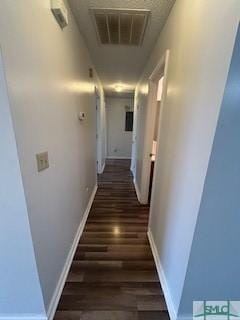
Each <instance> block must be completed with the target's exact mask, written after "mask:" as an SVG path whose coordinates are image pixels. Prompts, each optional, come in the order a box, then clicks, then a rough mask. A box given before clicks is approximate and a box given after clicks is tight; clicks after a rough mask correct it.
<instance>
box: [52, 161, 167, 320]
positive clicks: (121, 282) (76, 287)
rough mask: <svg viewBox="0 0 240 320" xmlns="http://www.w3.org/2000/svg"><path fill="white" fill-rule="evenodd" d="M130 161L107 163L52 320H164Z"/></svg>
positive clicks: (144, 213)
mask: <svg viewBox="0 0 240 320" xmlns="http://www.w3.org/2000/svg"><path fill="white" fill-rule="evenodd" d="M129 166H130V162H129V160H108V161H107V165H106V168H105V171H104V173H103V174H102V175H100V176H99V181H98V191H97V194H96V197H95V199H94V202H93V205H92V208H91V211H90V214H89V217H88V220H87V223H86V226H85V229H84V232H83V235H82V237H81V239H80V243H79V246H78V249H77V252H76V254H75V257H74V261H73V264H72V266H71V269H70V272H69V275H68V278H67V282H66V284H65V287H64V290H63V293H62V296H61V299H60V302H59V306H58V309H57V313H56V315H55V320H63V319H64V320H145V319H146V320H147V319H151V320H154V319H164V320H165V319H166V320H167V319H168V313H167V311H166V305H165V301H164V297H163V294H162V291H161V287H160V284H159V280H158V276H157V272H156V268H155V265H154V260H153V256H152V253H151V249H150V246H149V243H148V239H147V233H146V232H147V225H148V213H149V208H148V206H140V205H139V202H138V200H137V197H136V194H135V190H134V185H133V182H132V174H131V172H130V170H129Z"/></svg>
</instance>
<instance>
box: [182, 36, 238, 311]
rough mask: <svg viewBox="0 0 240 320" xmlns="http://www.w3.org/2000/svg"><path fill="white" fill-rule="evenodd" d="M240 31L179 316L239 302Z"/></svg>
mask: <svg viewBox="0 0 240 320" xmlns="http://www.w3.org/2000/svg"><path fill="white" fill-rule="evenodd" d="M239 44H240V30H239V31H238V36H237V39H236V45H235V49H234V55H233V58H232V63H231V68H230V71H229V76H228V81H227V85H226V88H225V92H224V97H223V103H222V106H221V110H220V115H219V120H218V125H217V129H216V134H215V137H214V144H213V148H212V152H211V158H210V162H209V166H208V171H207V176H206V180H205V184H204V192H203V196H202V200H201V206H200V210H199V214H198V219H197V225H196V229H195V234H194V239H193V244H192V249H191V255H190V259H189V263H188V270H187V274H186V280H185V283H184V290H183V294H182V298H181V304H180V310H179V313H181V314H185V315H191V312H192V301H193V300H203V299H205V300H213V299H216V300H218V301H226V300H232V301H237V300H238V299H239V288H240V278H239V269H240V255H239V225H240V215H239V214H238V213H239V208H240V198H239V189H240V147H239V139H238V137H239V136H240V108H239V105H240V91H239V85H240V60H239V55H240V45H239Z"/></svg>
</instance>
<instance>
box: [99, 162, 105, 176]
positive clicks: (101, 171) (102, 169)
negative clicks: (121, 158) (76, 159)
mask: <svg viewBox="0 0 240 320" xmlns="http://www.w3.org/2000/svg"><path fill="white" fill-rule="evenodd" d="M105 165H106V163H105V162H104V164H103V166H102V168H101V170H100V174H102V173H103V171H104V169H105Z"/></svg>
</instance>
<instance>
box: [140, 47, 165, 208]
mask: <svg viewBox="0 0 240 320" xmlns="http://www.w3.org/2000/svg"><path fill="white" fill-rule="evenodd" d="M169 56H170V50H166V52H165V53H164V55H163V56H162V57H161V58H160V60H159V62H158V63H157V65H156V66H155V68H154V70H153V72H152V73H151V75H150V77H149V78H148V100H147V116H146V126H145V134H144V147H143V165H142V183H141V196H140V199H139V200H140V202H141V203H142V204H147V203H148V194H149V183H150V172H151V158H150V154H151V152H152V141H153V137H154V126H153V123H154V122H155V121H154V120H155V117H156V109H157V108H156V105H157V89H158V81H159V80H160V78H161V77H164V80H163V90H162V100H161V107H160V108H161V109H160V113H159V119H158V121H159V129H158V137H157V151H156V160H155V169H156V162H157V158H158V143H159V138H160V128H161V120H162V111H163V108H164V103H165V99H166V95H167V82H168V70H169ZM153 188H154V175H153V184H152V194H153V191H154V190H153Z"/></svg>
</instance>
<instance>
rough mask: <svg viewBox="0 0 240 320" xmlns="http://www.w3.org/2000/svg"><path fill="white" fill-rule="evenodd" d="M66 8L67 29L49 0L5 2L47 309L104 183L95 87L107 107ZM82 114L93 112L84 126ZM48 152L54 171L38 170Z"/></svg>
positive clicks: (5, 36)
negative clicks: (91, 203) (100, 180)
mask: <svg viewBox="0 0 240 320" xmlns="http://www.w3.org/2000/svg"><path fill="white" fill-rule="evenodd" d="M66 5H67V2H66ZM67 8H68V14H69V24H68V26H67V27H66V28H64V29H61V28H60V27H59V25H58V24H57V22H56V19H55V17H54V16H53V14H52V12H51V10H50V1H49V0H34V1H32V0H25V1H14V0H2V1H1V2H0V43H1V47H2V53H3V58H4V63H5V65H4V66H5V70H6V78H7V84H8V91H9V99H10V105H11V111H12V118H13V123H14V129H15V133H16V140H17V149H18V155H19V160H20V167H21V173H22V178H23V185H24V190H25V195H26V200H27V207H28V216H29V221H30V227H31V233H32V238H33V245H34V250H35V255H36V262H37V268H38V273H39V278H40V282H41V288H42V292H43V298H44V302H45V308H46V310H48V309H49V306H50V303H51V301H52V298H53V294H54V291H55V288H56V287H57V284H58V281H59V279H60V275H61V273H62V270H63V268H64V265H65V262H66V259H67V257H68V254H69V251H70V249H71V247H72V244H73V240H74V238H75V234H76V232H77V230H78V227H79V225H80V223H81V221H82V219H83V216H84V212H86V208H87V206H88V204H89V201H90V199H91V195H92V193H93V191H94V190H95V187H96V183H97V175H96V107H95V85H96V86H97V87H98V91H99V92H100V95H101V101H102V103H103V102H104V96H103V90H102V87H101V83H100V81H99V80H98V77H97V75H96V72H95V70H94V79H92V78H90V77H89V68H93V64H92V61H91V59H90V57H89V53H88V50H87V48H86V46H85V43H84V41H83V39H82V37H81V34H80V33H79V31H78V28H77V25H76V23H75V20H74V18H73V16H72V13H71V11H70V9H69V7H68V6H67ZM79 112H85V114H86V119H85V120H84V121H82V122H80V121H79V119H78V115H79ZM44 151H48V155H49V164H50V167H49V168H48V169H47V170H44V171H42V172H37V165H36V154H37V153H40V152H44Z"/></svg>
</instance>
